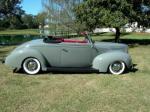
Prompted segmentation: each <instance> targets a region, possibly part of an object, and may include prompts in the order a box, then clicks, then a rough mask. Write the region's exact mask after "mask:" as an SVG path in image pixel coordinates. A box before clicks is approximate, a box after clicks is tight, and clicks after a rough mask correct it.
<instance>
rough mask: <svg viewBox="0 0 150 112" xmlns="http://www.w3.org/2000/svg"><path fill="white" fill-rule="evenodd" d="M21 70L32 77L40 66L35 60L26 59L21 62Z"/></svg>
mask: <svg viewBox="0 0 150 112" xmlns="http://www.w3.org/2000/svg"><path fill="white" fill-rule="evenodd" d="M23 70H24V71H25V72H26V73H27V74H30V75H34V74H37V73H38V72H39V71H40V70H41V64H40V62H39V60H37V59H36V58H27V59H25V60H24V62H23Z"/></svg>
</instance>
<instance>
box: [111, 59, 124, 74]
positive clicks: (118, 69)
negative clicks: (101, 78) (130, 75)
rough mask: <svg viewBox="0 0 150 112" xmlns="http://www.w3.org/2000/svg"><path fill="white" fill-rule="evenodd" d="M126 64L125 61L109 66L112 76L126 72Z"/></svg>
mask: <svg viewBox="0 0 150 112" xmlns="http://www.w3.org/2000/svg"><path fill="white" fill-rule="evenodd" d="M125 68H126V66H125V63H124V62H123V61H115V62H113V63H112V64H110V65H109V71H110V73H111V74H115V75H120V74H122V73H123V72H124V71H125Z"/></svg>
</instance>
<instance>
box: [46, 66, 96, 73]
mask: <svg viewBox="0 0 150 112" xmlns="http://www.w3.org/2000/svg"><path fill="white" fill-rule="evenodd" d="M47 71H51V72H80V73H83V72H93V73H94V72H99V71H98V70H96V69H93V68H71V67H49V68H47Z"/></svg>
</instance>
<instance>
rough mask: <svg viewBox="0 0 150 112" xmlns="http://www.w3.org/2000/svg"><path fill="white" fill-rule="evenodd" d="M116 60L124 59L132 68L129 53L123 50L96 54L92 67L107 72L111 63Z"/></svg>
mask: <svg viewBox="0 0 150 112" xmlns="http://www.w3.org/2000/svg"><path fill="white" fill-rule="evenodd" d="M114 61H123V62H124V63H125V64H126V66H127V68H130V67H131V65H132V62H131V57H130V55H129V54H127V53H125V52H121V51H111V52H106V53H103V54H100V55H98V56H96V57H95V58H94V60H93V63H92V68H94V69H97V70H99V71H100V72H107V70H108V67H109V65H110V64H111V63H113V62H114Z"/></svg>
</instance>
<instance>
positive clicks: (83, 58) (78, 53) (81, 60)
mask: <svg viewBox="0 0 150 112" xmlns="http://www.w3.org/2000/svg"><path fill="white" fill-rule="evenodd" d="M60 61H61V63H60V65H61V67H90V66H91V64H92V47H91V44H90V43H86V44H83V43H68V44H67V43H66V44H64V45H63V46H61V59H60Z"/></svg>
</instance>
